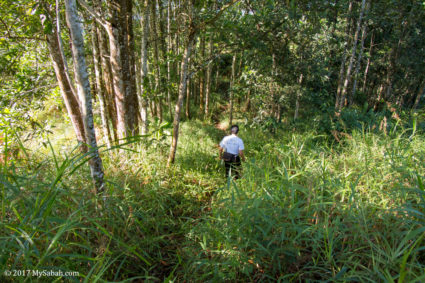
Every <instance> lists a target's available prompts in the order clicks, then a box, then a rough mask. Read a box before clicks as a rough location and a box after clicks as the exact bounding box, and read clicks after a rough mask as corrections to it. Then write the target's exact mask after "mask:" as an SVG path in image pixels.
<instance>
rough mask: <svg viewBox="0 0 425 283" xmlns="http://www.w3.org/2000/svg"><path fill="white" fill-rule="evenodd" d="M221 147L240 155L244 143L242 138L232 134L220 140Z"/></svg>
mask: <svg viewBox="0 0 425 283" xmlns="http://www.w3.org/2000/svg"><path fill="white" fill-rule="evenodd" d="M220 146H221V148H223V149H225V150H226V151H227V152H228V153H231V154H234V155H239V150H244V149H245V148H244V145H243V141H242V139H240V138H239V137H237V136H236V135H234V134H232V135H230V136H226V137H224V138H223V140H222V141H221V142H220Z"/></svg>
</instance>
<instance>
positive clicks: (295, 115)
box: [294, 73, 303, 120]
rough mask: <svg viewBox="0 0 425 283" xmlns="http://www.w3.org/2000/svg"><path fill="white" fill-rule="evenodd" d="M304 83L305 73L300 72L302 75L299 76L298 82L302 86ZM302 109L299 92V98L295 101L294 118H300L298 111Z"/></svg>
mask: <svg viewBox="0 0 425 283" xmlns="http://www.w3.org/2000/svg"><path fill="white" fill-rule="evenodd" d="M302 83H303V73H301V74H300V77H299V78H298V84H299V85H300V86H301V85H302ZM299 109H300V93H299V92H297V98H296V101H295V114H294V120H297V119H298V112H299Z"/></svg>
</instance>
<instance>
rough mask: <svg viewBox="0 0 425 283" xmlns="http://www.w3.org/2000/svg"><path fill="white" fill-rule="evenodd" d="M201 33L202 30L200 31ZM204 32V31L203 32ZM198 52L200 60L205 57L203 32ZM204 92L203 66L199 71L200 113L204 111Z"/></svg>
mask: <svg viewBox="0 0 425 283" xmlns="http://www.w3.org/2000/svg"><path fill="white" fill-rule="evenodd" d="M201 33H202V32H201ZM203 33H205V32H203ZM200 39H201V40H200V47H199V49H200V53H201V62H202V60H204V58H205V35H204V34H203V35H202V36H201V38H200ZM204 94H205V71H204V68H202V70H201V71H200V72H199V110H200V113H202V112H204V103H205V102H204V101H205V100H204Z"/></svg>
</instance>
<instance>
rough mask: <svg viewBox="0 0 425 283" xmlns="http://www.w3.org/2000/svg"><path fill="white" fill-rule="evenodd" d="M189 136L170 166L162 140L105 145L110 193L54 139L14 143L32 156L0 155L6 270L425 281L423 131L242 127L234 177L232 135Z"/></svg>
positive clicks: (198, 278)
mask: <svg viewBox="0 0 425 283" xmlns="http://www.w3.org/2000/svg"><path fill="white" fill-rule="evenodd" d="M182 133H183V134H182V136H181V138H180V141H179V143H180V146H179V148H178V151H177V160H176V164H175V166H173V167H172V168H166V156H167V153H168V139H167V138H166V137H164V136H162V135H155V136H152V137H151V138H149V140H147V139H142V140H140V141H138V142H135V143H133V144H132V145H129V147H130V148H131V151H122V150H121V151H120V150H112V151H108V152H103V153H102V157H103V161H104V166H105V173H106V176H107V179H106V181H107V196H108V197H107V198H106V200H103V199H102V198H101V196H96V195H94V194H93V192H92V191H91V181H90V177H89V176H90V174H89V170H88V166H87V165H86V163H85V161H86V160H87V158H88V156H87V155H84V154H80V153H78V151H77V150H76V149H74V150H72V148H68V149H64V150H62V151H58V150H57V149H58V148H61V146H58V145H57V144H56V141H54V140H52V142H51V143H50V142H49V141H48V140H47V143H46V145H47V147H46V149H41V148H40V149H39V148H35V147H34V144H32V148H28V149H25V146H26V145H25V144H24V143H22V142H20V141H19V139H18V138H17V137H15V138H14V140H12V139H9V141H8V142H5V147H4V148H3V153H4V154H5V155H7V154H8V152H10V150H8V146H17V147H19V148H20V149H21V151H23V154H21V157H20V158H13V159H8V158H6V159H4V160H6V161H5V162H2V163H0V166H1V168H0V184H1V185H0V187H1V198H2V201H1V205H2V207H1V209H2V215H1V224H0V225H1V227H2V229H1V230H0V237H1V241H0V251H1V255H0V271H2V272H3V271H4V270H13V269H21V270H28V269H31V270H37V269H38V270H62V271H78V272H79V276H74V277H68V278H54V280H63V279H66V280H67V281H72V282H81V281H84V282H97V281H99V282H103V281H119V280H125V281H137V280H138V281H150V282H159V281H167V282H171V281H174V282H183V281H187V282H204V281H213V282H222V281H239V282H246V281H283V282H285V281H318V280H323V281H344V282H346V281H356V282H359V281H360V282H375V281H399V282H407V281H421V280H423V278H424V275H423V274H424V264H423V261H424V254H423V246H424V244H423V234H424V228H423V226H424V221H425V216H424V210H425V201H424V194H425V193H424V191H425V188H424V181H423V180H424V176H425V171H424V165H423V160H425V147H424V146H425V140H424V137H423V136H422V135H421V134H419V133H414V134H412V131H408V132H407V131H403V130H402V129H398V130H395V131H393V132H390V133H389V134H388V135H383V134H379V133H371V132H369V131H357V132H353V133H352V135H351V136H348V135H347V136H346V137H345V138H344V139H343V140H341V141H340V143H338V142H336V141H334V140H333V137H332V136H328V135H324V134H322V133H317V132H315V131H313V130H310V131H304V132H299V131H293V130H291V129H285V130H277V132H275V133H274V134H270V133H268V132H267V131H262V130H258V129H248V128H242V129H241V137H242V138H243V139H244V141H245V145H246V148H247V150H246V151H247V152H246V155H247V157H248V161H247V162H246V163H244V165H243V167H244V168H243V178H242V179H240V180H237V181H232V180H225V179H224V178H223V175H224V169H223V168H222V165H221V164H220V162H219V161H218V160H216V157H217V147H216V144H217V143H218V142H219V140H220V139H221V138H222V136H223V135H224V133H223V132H222V131H220V130H218V129H216V128H214V127H213V126H210V125H207V124H204V123H202V122H199V121H190V122H185V123H184V124H183V125H182ZM153 137H155V138H153ZM2 275H3V274H2ZM0 276H1V275H0ZM2 279H4V280H11V278H10V277H8V278H5V277H3V278H2ZM18 279H21V280H20V281H24V280H26V281H36V280H37V278H33V277H25V278H24V277H22V278H18ZM43 279H45V278H43ZM49 280H50V278H49Z"/></svg>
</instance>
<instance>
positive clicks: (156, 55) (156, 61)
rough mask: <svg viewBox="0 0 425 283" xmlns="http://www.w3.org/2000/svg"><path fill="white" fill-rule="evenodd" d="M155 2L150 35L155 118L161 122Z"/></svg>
mask: <svg viewBox="0 0 425 283" xmlns="http://www.w3.org/2000/svg"><path fill="white" fill-rule="evenodd" d="M155 6H156V5H155V1H152V4H151V9H152V10H151V34H152V45H153V54H154V56H153V58H154V66H155V67H154V68H155V96H156V99H155V101H156V107H157V111H156V113H157V117H158V119H159V120H162V102H161V96H160V95H159V94H161V92H162V85H161V76H162V74H161V66H160V61H159V44H158V41H159V40H160V38H159V36H158V31H157V20H156V18H157V16H156V7H155Z"/></svg>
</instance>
